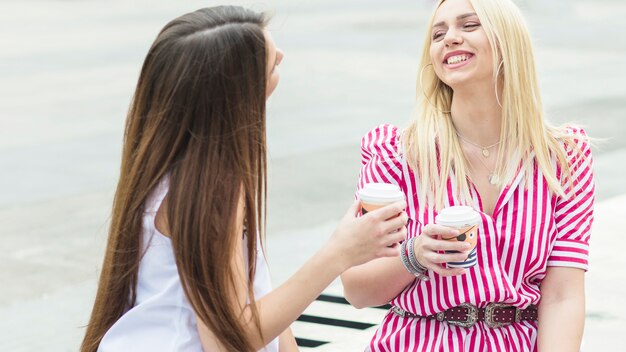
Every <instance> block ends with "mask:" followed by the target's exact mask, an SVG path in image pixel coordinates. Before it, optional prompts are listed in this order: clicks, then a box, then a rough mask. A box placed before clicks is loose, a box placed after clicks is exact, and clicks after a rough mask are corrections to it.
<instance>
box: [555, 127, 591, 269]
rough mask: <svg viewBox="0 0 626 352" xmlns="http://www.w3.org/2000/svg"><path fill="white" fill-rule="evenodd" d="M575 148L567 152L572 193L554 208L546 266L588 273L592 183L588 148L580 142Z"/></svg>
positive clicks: (589, 150) (582, 132)
mask: <svg viewBox="0 0 626 352" xmlns="http://www.w3.org/2000/svg"><path fill="white" fill-rule="evenodd" d="M574 133H577V134H580V135H582V136H585V132H584V131H583V130H575V131H574ZM577 144H578V148H579V150H568V151H567V155H568V158H569V165H570V169H571V172H572V189H571V190H569V193H568V197H567V198H561V199H559V200H558V201H557V204H556V209H555V222H556V228H557V239H556V242H555V244H554V246H553V248H552V252H551V253H550V257H549V258H548V263H547V265H548V266H566V267H574V268H580V269H583V270H587V269H588V266H589V237H590V235H591V224H592V223H593V205H594V199H595V183H594V177H593V168H592V165H593V160H592V156H591V148H590V145H589V143H588V141H587V140H585V139H582V138H581V139H579V140H578V142H577Z"/></svg>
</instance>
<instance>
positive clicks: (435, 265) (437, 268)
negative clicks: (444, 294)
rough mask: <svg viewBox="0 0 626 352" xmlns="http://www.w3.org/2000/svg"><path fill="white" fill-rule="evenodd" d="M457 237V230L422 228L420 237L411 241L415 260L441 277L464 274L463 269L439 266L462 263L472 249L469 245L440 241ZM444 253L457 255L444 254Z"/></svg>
mask: <svg viewBox="0 0 626 352" xmlns="http://www.w3.org/2000/svg"><path fill="white" fill-rule="evenodd" d="M458 235H459V230H457V229H454V228H450V227H447V226H442V225H437V224H428V225H426V226H424V227H423V229H422V233H421V235H419V236H417V237H416V238H415V240H414V241H413V248H414V251H415V259H417V261H418V262H419V263H420V264H421V265H422V266H424V267H425V268H427V269H430V270H432V271H434V272H436V273H437V274H439V275H441V276H453V275H460V274H463V273H464V272H465V269H463V268H447V267H446V266H443V265H441V264H443V263H447V262H462V261H464V260H465V259H466V258H467V256H468V255H469V253H470V251H471V249H472V248H471V245H470V244H469V243H467V242H459V241H448V240H443V239H441V238H442V237H444V238H448V237H455V236H458ZM446 251H456V252H457V253H446Z"/></svg>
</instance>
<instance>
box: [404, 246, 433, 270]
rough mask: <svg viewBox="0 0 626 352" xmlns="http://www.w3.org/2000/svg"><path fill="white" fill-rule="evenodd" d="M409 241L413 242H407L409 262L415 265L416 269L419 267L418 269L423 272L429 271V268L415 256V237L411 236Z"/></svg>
mask: <svg viewBox="0 0 626 352" xmlns="http://www.w3.org/2000/svg"><path fill="white" fill-rule="evenodd" d="M409 241H410V242H411V243H407V246H409V262H410V263H411V265H413V267H414V268H415V269H417V271H419V272H421V273H422V274H423V273H425V272H427V271H428V269H426V267H425V266H423V265H422V264H420V262H418V261H417V258H416V257H415V246H414V245H413V244H414V242H415V237H411V239H410V240H409Z"/></svg>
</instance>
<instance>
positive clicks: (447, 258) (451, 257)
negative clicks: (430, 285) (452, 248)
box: [439, 252, 469, 263]
mask: <svg viewBox="0 0 626 352" xmlns="http://www.w3.org/2000/svg"><path fill="white" fill-rule="evenodd" d="M439 256H440V258H441V259H442V260H443V262H441V263H449V262H464V261H466V260H467V258H468V257H469V252H457V253H443V254H439Z"/></svg>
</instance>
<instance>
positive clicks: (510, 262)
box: [359, 125, 595, 352]
mask: <svg viewBox="0 0 626 352" xmlns="http://www.w3.org/2000/svg"><path fill="white" fill-rule="evenodd" d="M571 132H572V133H573V134H579V135H584V131H582V130H577V129H572V130H571ZM399 137H400V132H399V131H398V128H397V127H394V126H391V125H381V126H379V127H377V128H375V129H374V130H372V131H370V132H369V133H368V134H366V135H365V136H364V137H363V140H362V144H361V149H362V168H361V172H360V176H359V188H361V187H363V185H364V184H366V183H370V182H386V183H393V184H397V185H398V186H400V188H401V189H402V190H403V192H404V193H405V194H406V196H407V213H408V215H409V217H410V218H411V219H412V220H413V221H411V222H409V226H408V237H413V236H418V235H419V234H420V233H421V227H422V226H424V225H426V224H429V223H432V222H434V219H435V215H437V214H436V212H435V210H434V209H433V208H431V207H429V206H425V205H424V204H422V203H421V200H422V199H423V197H421V196H420V183H419V182H420V181H419V179H418V178H417V176H416V174H414V173H413V171H412V170H411V169H409V167H408V165H407V163H406V160H405V159H404V156H403V153H402V151H401V144H400V142H399ZM578 145H579V147H580V148H581V150H582V152H583V154H584V155H585V156H586V158H580V157H578V158H577V157H576V155H577V154H576V153H575V152H574V151H571V150H569V151H568V155H569V160H570V165H571V167H572V170H573V177H574V180H575V191H574V194H573V196H571V197H570V198H569V199H562V198H561V197H559V196H558V195H554V194H553V193H552V192H550V191H549V189H548V185H547V182H546V181H545V179H544V178H543V176H542V173H541V171H540V170H539V168H538V167H536V165H535V167H534V177H533V180H532V182H528V187H527V188H525V187H524V183H525V180H524V178H525V177H524V173H519V174H518V175H517V177H516V178H515V179H514V181H513V182H512V183H511V184H509V185H508V186H507V187H505V188H504V189H503V191H502V193H501V194H500V196H499V198H498V200H497V202H496V206H495V210H494V213H493V217H492V216H490V215H488V214H485V213H484V212H482V205H481V199H480V196H479V194H478V193H477V192H476V190H475V189H472V190H471V193H472V197H473V204H469V205H471V206H473V207H474V208H475V209H476V210H478V211H479V212H480V214H481V217H482V224H481V225H480V229H479V231H480V237H479V241H478V245H477V248H478V250H477V251H478V264H477V265H476V266H474V267H473V268H471V269H468V271H467V273H466V274H465V275H460V276H453V277H442V276H439V275H438V274H436V273H434V272H432V271H431V272H429V276H430V278H431V280H430V281H425V282H424V281H421V280H415V281H414V282H413V283H412V284H411V285H409V286H407V287H406V288H405V289H404V291H402V292H401V293H400V294H399V295H398V296H397V297H396V298H394V299H393V300H392V302H391V304H392V305H395V306H397V307H399V308H402V309H403V310H405V311H408V312H411V313H414V314H417V315H422V316H427V315H431V314H435V313H437V312H441V311H444V310H446V309H448V308H451V307H455V306H458V305H460V304H462V303H464V302H469V303H472V304H474V305H476V306H478V307H480V308H484V307H485V306H486V305H487V303H490V302H504V303H507V304H510V305H514V306H516V307H518V308H522V309H524V308H526V307H528V306H529V305H531V304H535V305H536V304H538V303H539V300H540V298H541V292H540V289H539V285H540V283H541V280H542V279H543V278H544V277H545V274H546V269H547V267H548V266H565V267H574V268H580V269H583V270H587V266H588V250H589V235H590V228H591V223H592V222H593V203H594V189H595V186H594V182H593V171H592V159H591V152H590V147H589V144H588V143H587V142H586V141H584V140H582V139H579V142H578ZM557 172H559V171H558V170H557ZM453 189H454V187H453V184H452V181H450V180H449V181H448V194H447V197H446V206H451V205H460V203H459V202H458V201H457V199H456V197H455V194H453V192H454V191H453ZM536 345H537V324H536V323H535V322H533V321H521V322H519V323H514V324H511V325H509V326H505V327H502V328H495V329H494V328H490V327H488V326H487V325H486V324H485V323H484V322H478V323H476V324H475V325H474V326H473V327H471V328H463V327H458V326H454V325H450V324H448V323H445V322H438V321H436V320H430V319H423V318H402V317H399V316H397V315H395V314H394V313H391V312H389V313H388V314H387V315H386V316H385V318H384V319H383V321H382V323H381V325H380V327H379V328H378V330H377V331H376V333H375V335H374V337H373V338H372V341H371V342H370V346H369V350H371V351H454V352H458V351H464V352H470V351H471V352H476V351H480V352H482V351H503V352H513V351H535V350H536Z"/></svg>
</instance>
